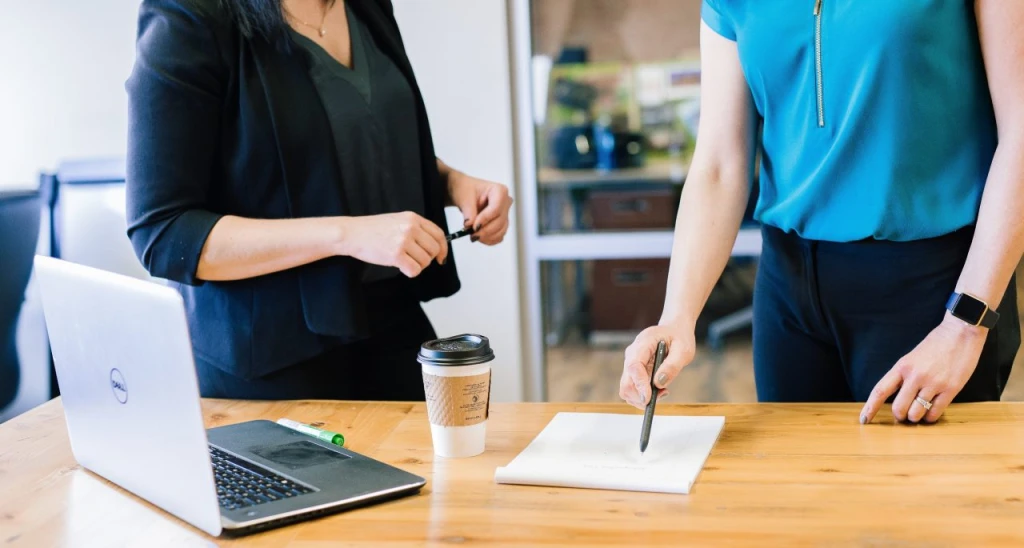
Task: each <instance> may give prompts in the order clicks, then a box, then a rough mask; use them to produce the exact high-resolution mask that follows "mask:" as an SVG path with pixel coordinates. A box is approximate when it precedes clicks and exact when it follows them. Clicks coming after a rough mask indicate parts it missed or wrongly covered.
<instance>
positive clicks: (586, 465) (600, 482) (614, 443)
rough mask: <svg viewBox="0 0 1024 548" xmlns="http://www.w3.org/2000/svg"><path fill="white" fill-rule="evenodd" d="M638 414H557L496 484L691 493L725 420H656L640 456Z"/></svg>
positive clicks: (497, 477)
mask: <svg viewBox="0 0 1024 548" xmlns="http://www.w3.org/2000/svg"><path fill="white" fill-rule="evenodd" d="M642 422H643V416H641V415H610V414H600V413H559V414H557V415H555V418H554V419H552V420H551V422H550V423H548V425H547V426H546V427H545V428H544V430H543V431H542V432H541V433H540V434H539V435H538V436H537V437H536V438H535V439H534V440H533V442H531V443H530V445H529V446H527V448H526V449H524V450H523V452H522V453H520V454H519V456H517V457H516V458H515V459H513V460H512V462H510V463H509V464H508V466H505V467H502V468H498V469H497V470H496V471H495V473H494V480H495V481H496V482H498V483H516V484H523V485H548V486H555V487H580V488H585V489H613V490H620V491H653V492H661V493H682V494H686V493H689V492H690V487H692V486H693V482H694V481H696V479H697V475H698V474H699V473H700V471H701V469H702V468H703V467H704V461H706V460H707V458H708V455H709V454H710V453H711V449H712V448H713V447H714V445H715V441H716V440H718V436H719V434H720V433H721V432H722V427H723V426H724V425H725V417H680V416H667V415H662V416H655V418H654V424H653V426H652V428H651V438H650V444H649V445H648V446H647V451H646V452H645V453H643V454H641V453H640V426H641V424H642Z"/></svg>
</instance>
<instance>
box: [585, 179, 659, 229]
mask: <svg viewBox="0 0 1024 548" xmlns="http://www.w3.org/2000/svg"><path fill="white" fill-rule="evenodd" d="M588 205H589V209H590V217H591V224H592V226H593V227H594V229H596V230H671V229H672V227H674V226H675V222H676V211H677V209H678V207H679V192H678V191H675V190H673V189H668V188H666V189H652V190H614V191H613V190H595V191H592V192H591V193H590V199H589V201H588Z"/></svg>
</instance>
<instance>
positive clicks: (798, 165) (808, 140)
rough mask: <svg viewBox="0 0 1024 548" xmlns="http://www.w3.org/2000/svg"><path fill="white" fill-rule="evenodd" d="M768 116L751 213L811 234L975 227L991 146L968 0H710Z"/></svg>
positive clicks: (908, 235) (990, 119) (708, 7)
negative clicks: (758, 185) (735, 47)
mask: <svg viewBox="0 0 1024 548" xmlns="http://www.w3.org/2000/svg"><path fill="white" fill-rule="evenodd" d="M703 2H704V3H703V9H702V18H703V20H704V22H705V23H706V24H707V25H708V26H709V27H710V28H711V29H712V30H714V31H715V32H717V33H718V34H720V35H722V36H723V37H725V38H727V39H729V40H734V41H735V42H736V44H737V47H738V49H739V56H740V63H741V64H742V66H743V73H744V75H745V76H746V80H747V84H748V85H749V86H750V91H751V93H752V96H753V99H754V103H755V104H756V106H757V111H758V113H760V116H761V117H762V119H763V122H764V126H763V136H762V146H763V156H762V160H763V161H762V165H761V173H760V175H761V177H760V185H761V186H760V196H759V198H758V203H757V207H756V209H755V218H756V219H757V220H759V221H760V222H762V223H765V224H768V225H772V226H775V227H777V228H780V229H783V230H786V231H791V232H795V233H796V234H799V235H801V236H803V237H805V238H809V239H815V240H829V241H852V240H859V239H864V238H876V239H884V240H896V241H906V240H916V239H921V238H928V237H933V236H939V235H942V234H946V233H949V232H952V231H954V230H956V229H958V228H961V227H964V226H966V225H970V224H973V223H974V222H975V220H976V218H977V214H978V206H979V204H980V201H981V193H982V189H983V188H984V185H985V179H986V177H987V175H988V171H989V166H990V164H991V162H992V156H993V154H994V152H995V147H996V130H995V116H994V114H993V110H992V102H991V97H990V94H989V89H988V83H987V81H986V77H985V68H984V65H983V62H982V56H981V48H980V44H979V40H978V30H977V23H976V21H975V16H974V10H973V7H974V2H973V1H971V0H703Z"/></svg>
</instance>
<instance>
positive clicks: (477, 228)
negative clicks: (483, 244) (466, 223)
mask: <svg viewBox="0 0 1024 548" xmlns="http://www.w3.org/2000/svg"><path fill="white" fill-rule="evenodd" d="M482 226H484V225H482V224H480V223H477V224H476V226H474V227H473V230H480V227H482Z"/></svg>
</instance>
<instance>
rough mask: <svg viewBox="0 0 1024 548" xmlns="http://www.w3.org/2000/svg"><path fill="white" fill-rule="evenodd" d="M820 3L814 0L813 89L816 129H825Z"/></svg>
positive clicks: (820, 0)
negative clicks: (815, 100)
mask: <svg viewBox="0 0 1024 548" xmlns="http://www.w3.org/2000/svg"><path fill="white" fill-rule="evenodd" d="M821 2H822V0H814V88H815V94H816V99H817V106H818V127H825V98H824V91H823V87H824V84H823V83H822V75H821Z"/></svg>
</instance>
